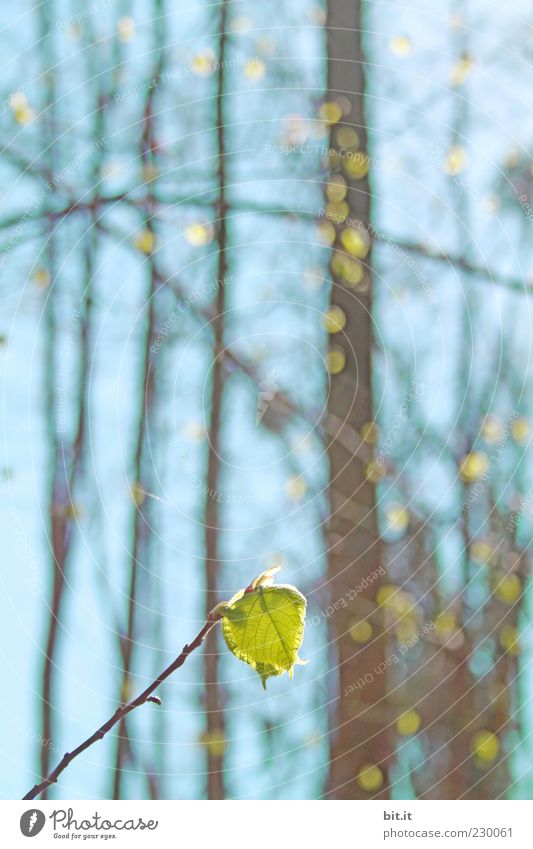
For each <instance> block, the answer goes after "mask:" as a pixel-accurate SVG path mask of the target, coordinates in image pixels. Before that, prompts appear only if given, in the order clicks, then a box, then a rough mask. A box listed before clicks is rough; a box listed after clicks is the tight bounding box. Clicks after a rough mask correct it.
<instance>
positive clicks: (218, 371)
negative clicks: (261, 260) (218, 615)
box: [203, 0, 227, 799]
mask: <svg viewBox="0 0 533 849" xmlns="http://www.w3.org/2000/svg"><path fill="white" fill-rule="evenodd" d="M226 27H227V3H226V0H222V3H221V6H220V17H219V28H220V34H219V50H218V65H219V68H218V72H217V96H216V123H215V127H216V132H217V156H218V200H217V204H216V208H215V220H216V228H217V242H218V261H217V274H216V278H217V280H218V281H219V282H218V286H217V294H216V299H215V315H214V319H213V321H212V328H213V336H214V341H213V368H212V386H211V414H210V420H209V429H208V431H209V432H208V442H209V448H208V456H207V479H206V496H205V507H204V539H205V615H206V618H207V616H208V614H209V612H210V611H211V610H212V609H213V607H214V606H215V605H216V604H217V602H218V579H219V572H220V555H219V545H220V531H219V526H220V509H219V506H220V493H219V486H220V428H221V414H222V395H223V391H224V358H223V356H222V352H223V349H224V311H225V308H226V298H225V290H224V284H223V282H222V281H223V280H224V277H225V275H226V271H227V257H226V248H227V219H226V213H227V201H226V140H225V120H226V119H225V110H224V96H225V61H226V43H227V42H226V38H227V36H226ZM219 639H220V636H219V633H218V629H214V630H213V631H211V632H210V633H209V634H208V636H207V638H206V645H205V650H204V655H203V659H204V681H205V712H206V732H207V733H206V740H205V742H206V753H207V797H208V799H223V798H224V776H223V768H224V764H223V752H224V711H223V705H222V693H221V690H220V684H219V656H220V649H219Z"/></svg>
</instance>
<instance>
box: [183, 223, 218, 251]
mask: <svg viewBox="0 0 533 849" xmlns="http://www.w3.org/2000/svg"><path fill="white" fill-rule="evenodd" d="M213 236H214V229H213V225H212V224H205V223H200V222H197V223H196V224H189V226H188V227H186V228H185V238H186V239H187V241H188V242H189V244H190V245H194V247H195V248H200V247H203V245H208V244H209V242H211V241H212V240H213Z"/></svg>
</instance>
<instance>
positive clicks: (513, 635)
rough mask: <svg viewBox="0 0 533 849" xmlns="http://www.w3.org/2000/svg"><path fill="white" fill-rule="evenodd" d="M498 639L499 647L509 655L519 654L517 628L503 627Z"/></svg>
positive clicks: (511, 626)
mask: <svg viewBox="0 0 533 849" xmlns="http://www.w3.org/2000/svg"><path fill="white" fill-rule="evenodd" d="M498 639H499V641H500V645H501V647H502V648H503V649H505V651H507V652H509V654H513V655H517V654H519V653H520V641H519V636H518V628H515V627H514V625H504V626H503V628H502V629H501V631H500V633H499V635H498Z"/></svg>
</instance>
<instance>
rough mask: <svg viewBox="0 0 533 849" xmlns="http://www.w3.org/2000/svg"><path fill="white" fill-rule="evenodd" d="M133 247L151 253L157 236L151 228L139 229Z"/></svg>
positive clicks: (144, 252)
mask: <svg viewBox="0 0 533 849" xmlns="http://www.w3.org/2000/svg"><path fill="white" fill-rule="evenodd" d="M133 247H134V248H137V250H138V251H142V253H143V254H151V253H152V251H153V249H154V248H155V236H154V234H153V233H152V232H151V230H139V232H138V233H136V234H135V236H134V237H133Z"/></svg>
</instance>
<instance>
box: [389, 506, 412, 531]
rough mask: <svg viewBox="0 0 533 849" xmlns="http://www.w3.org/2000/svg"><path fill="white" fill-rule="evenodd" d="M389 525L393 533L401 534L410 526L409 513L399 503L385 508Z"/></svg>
mask: <svg viewBox="0 0 533 849" xmlns="http://www.w3.org/2000/svg"><path fill="white" fill-rule="evenodd" d="M385 518H386V520H387V525H388V526H389V528H390V529H391V530H392V531H395V532H397V533H400V532H402V531H405V530H406V528H407V526H408V525H409V511H408V510H407V508H406V507H405V506H404V505H403V504H400V503H399V502H393V503H392V504H388V505H387V507H386V508H385Z"/></svg>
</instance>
